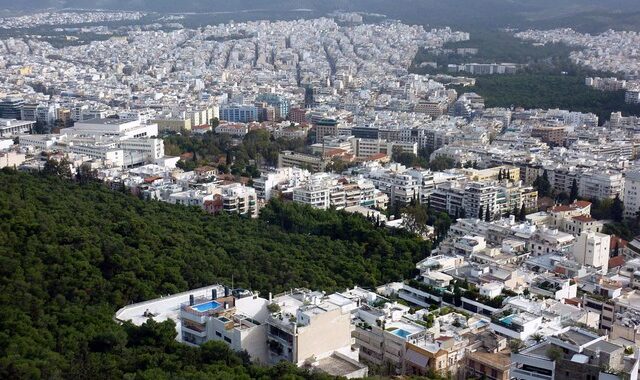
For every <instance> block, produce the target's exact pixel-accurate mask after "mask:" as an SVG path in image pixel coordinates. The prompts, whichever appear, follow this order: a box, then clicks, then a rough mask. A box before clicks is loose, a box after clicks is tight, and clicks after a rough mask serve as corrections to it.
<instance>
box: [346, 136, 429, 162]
mask: <svg viewBox="0 0 640 380" xmlns="http://www.w3.org/2000/svg"><path fill="white" fill-rule="evenodd" d="M351 144H352V149H353V152H354V154H355V155H356V157H358V158H367V157H371V156H374V155H377V154H380V153H383V154H386V155H388V156H391V155H392V154H393V153H395V152H399V153H413V154H416V155H417V154H418V143H415V142H401V141H398V142H389V141H387V140H383V139H360V138H354V139H351Z"/></svg>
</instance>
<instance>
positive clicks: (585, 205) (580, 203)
mask: <svg viewBox="0 0 640 380" xmlns="http://www.w3.org/2000/svg"><path fill="white" fill-rule="evenodd" d="M573 203H574V204H575V205H577V206H578V207H581V208H585V207H589V206H591V202H589V201H575V202H573Z"/></svg>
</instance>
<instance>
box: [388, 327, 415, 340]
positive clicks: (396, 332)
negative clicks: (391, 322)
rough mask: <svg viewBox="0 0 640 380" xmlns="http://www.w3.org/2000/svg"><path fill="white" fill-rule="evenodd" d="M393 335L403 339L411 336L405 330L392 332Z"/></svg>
mask: <svg viewBox="0 0 640 380" xmlns="http://www.w3.org/2000/svg"><path fill="white" fill-rule="evenodd" d="M391 333H392V334H396V335H397V336H399V337H401V338H406V337H408V336H409V335H411V333H410V332H409V331H407V330H403V329H395V330H393V331H391Z"/></svg>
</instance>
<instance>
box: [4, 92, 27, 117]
mask: <svg viewBox="0 0 640 380" xmlns="http://www.w3.org/2000/svg"><path fill="white" fill-rule="evenodd" d="M23 105H24V99H22V98H19V97H8V98H4V99H2V100H0V119H16V120H20V118H21V117H22V112H21V109H22V106H23Z"/></svg>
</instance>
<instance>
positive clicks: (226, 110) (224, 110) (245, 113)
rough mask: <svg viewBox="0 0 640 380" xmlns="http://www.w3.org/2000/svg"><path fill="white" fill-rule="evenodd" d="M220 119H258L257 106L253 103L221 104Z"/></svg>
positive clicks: (246, 121) (236, 121)
mask: <svg viewBox="0 0 640 380" xmlns="http://www.w3.org/2000/svg"><path fill="white" fill-rule="evenodd" d="M220 120H225V121H230V122H234V123H250V122H252V121H258V107H256V106H253V105H239V104H231V105H223V106H221V107H220Z"/></svg>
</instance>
